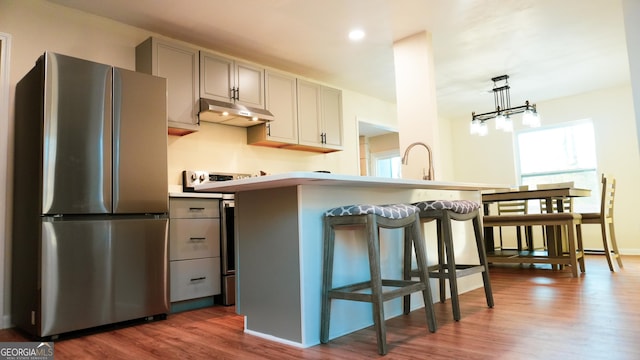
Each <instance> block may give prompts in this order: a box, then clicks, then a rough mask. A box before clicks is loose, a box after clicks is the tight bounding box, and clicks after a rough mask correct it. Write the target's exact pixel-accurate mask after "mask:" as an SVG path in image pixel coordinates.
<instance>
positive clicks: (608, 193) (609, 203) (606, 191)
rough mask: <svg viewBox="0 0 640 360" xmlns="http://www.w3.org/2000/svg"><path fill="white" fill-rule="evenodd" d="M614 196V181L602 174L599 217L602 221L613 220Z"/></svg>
mask: <svg viewBox="0 0 640 360" xmlns="http://www.w3.org/2000/svg"><path fill="white" fill-rule="evenodd" d="M615 195H616V179H615V178H613V177H611V176H608V175H607V174H602V195H601V196H602V197H601V205H600V216H602V217H603V218H604V219H606V218H613V203H614V199H615Z"/></svg>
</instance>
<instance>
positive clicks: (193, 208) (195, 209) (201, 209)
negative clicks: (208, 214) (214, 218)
mask: <svg viewBox="0 0 640 360" xmlns="http://www.w3.org/2000/svg"><path fill="white" fill-rule="evenodd" d="M189 211H204V208H203V207H190V208H189Z"/></svg>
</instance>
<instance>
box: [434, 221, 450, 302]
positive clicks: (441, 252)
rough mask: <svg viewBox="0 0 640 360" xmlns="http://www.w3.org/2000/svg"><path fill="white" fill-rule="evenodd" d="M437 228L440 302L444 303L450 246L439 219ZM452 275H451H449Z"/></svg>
mask: <svg viewBox="0 0 640 360" xmlns="http://www.w3.org/2000/svg"><path fill="white" fill-rule="evenodd" d="M436 228H437V230H436V231H437V234H438V273H439V275H440V277H439V278H438V285H439V290H440V302H441V303H444V302H445V301H446V299H447V290H446V288H445V285H446V279H445V278H446V276H447V273H446V272H445V270H444V269H445V247H447V246H448V245H445V240H444V238H445V236H446V235H445V234H444V231H445V230H444V228H443V226H442V220H441V219H438V220H437V221H436ZM446 254H447V255H449V251H448V249H447V252H446ZM449 274H451V273H449Z"/></svg>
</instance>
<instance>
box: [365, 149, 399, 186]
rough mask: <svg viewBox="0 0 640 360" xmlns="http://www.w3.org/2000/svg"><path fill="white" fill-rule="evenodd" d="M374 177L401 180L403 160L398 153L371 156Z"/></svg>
mask: <svg viewBox="0 0 640 360" xmlns="http://www.w3.org/2000/svg"><path fill="white" fill-rule="evenodd" d="M371 160H372V161H371V162H372V163H373V167H372V168H373V171H374V172H373V174H372V175H374V176H380V177H388V178H395V179H397V178H400V170H401V159H400V155H398V151H397V150H395V151H384V152H378V153H374V154H371Z"/></svg>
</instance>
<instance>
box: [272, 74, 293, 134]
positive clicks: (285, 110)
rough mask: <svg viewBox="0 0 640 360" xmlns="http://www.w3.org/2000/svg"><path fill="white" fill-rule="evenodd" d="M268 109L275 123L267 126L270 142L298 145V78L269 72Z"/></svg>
mask: <svg viewBox="0 0 640 360" xmlns="http://www.w3.org/2000/svg"><path fill="white" fill-rule="evenodd" d="M265 78H266V81H265V82H266V108H267V110H269V111H271V113H272V114H273V115H274V117H275V121H272V122H270V123H268V124H267V127H268V130H269V131H268V133H267V137H268V139H269V140H273V141H279V142H283V143H289V144H297V143H298V106H297V97H296V78H295V77H293V76H289V75H285V74H281V73H276V72H272V71H267V72H266V74H265Z"/></svg>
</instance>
